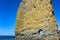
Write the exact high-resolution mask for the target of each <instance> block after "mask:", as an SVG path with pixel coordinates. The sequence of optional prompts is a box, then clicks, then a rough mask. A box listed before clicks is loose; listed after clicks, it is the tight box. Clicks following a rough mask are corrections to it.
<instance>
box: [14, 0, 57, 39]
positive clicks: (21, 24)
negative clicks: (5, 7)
mask: <svg viewBox="0 0 60 40" xmlns="http://www.w3.org/2000/svg"><path fill="white" fill-rule="evenodd" d="M41 31H42V32H43V34H42V35H40V32H41ZM57 33H58V26H57V23H56V19H55V17H54V10H53V7H52V0H22V3H21V5H20V7H19V9H18V12H17V18H16V29H15V40H58V34H57Z"/></svg>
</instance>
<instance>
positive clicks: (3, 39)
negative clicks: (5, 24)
mask: <svg viewBox="0 0 60 40" xmlns="http://www.w3.org/2000/svg"><path fill="white" fill-rule="evenodd" d="M0 40H14V36H0Z"/></svg>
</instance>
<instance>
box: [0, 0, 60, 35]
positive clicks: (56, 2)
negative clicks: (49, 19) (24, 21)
mask: <svg viewBox="0 0 60 40" xmlns="http://www.w3.org/2000/svg"><path fill="white" fill-rule="evenodd" d="M21 1H22V0H0V35H14V34H15V32H14V30H15V24H16V13H17V10H18V6H19V4H20V2H21ZM52 3H53V8H54V13H55V14H54V15H55V17H56V21H57V24H58V29H59V30H60V0H52Z"/></svg>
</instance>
